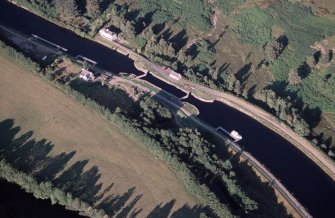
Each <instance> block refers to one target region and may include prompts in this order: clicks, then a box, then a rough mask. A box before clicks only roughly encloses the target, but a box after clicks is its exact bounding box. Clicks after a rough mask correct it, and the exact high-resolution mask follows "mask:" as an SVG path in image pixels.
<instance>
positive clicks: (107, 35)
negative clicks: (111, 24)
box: [99, 28, 118, 41]
mask: <svg viewBox="0 0 335 218" xmlns="http://www.w3.org/2000/svg"><path fill="white" fill-rule="evenodd" d="M99 34H100V36H102V37H104V38H106V39H108V40H110V41H117V40H118V36H117V34H116V33H114V32H112V31H110V30H109V29H106V28H103V29H101V30H99Z"/></svg>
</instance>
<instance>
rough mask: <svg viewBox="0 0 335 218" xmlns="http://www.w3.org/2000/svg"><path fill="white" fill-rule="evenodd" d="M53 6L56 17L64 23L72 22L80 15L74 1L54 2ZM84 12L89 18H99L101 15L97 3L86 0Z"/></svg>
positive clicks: (56, 0)
mask: <svg viewBox="0 0 335 218" xmlns="http://www.w3.org/2000/svg"><path fill="white" fill-rule="evenodd" d="M54 6H55V9H56V12H57V14H58V16H59V17H60V18H61V19H62V20H64V21H67V22H69V21H72V20H73V19H74V18H76V17H78V16H79V15H81V14H80V11H79V10H78V5H77V2H76V1H75V0H54ZM86 11H87V14H88V16H90V17H91V18H96V17H97V16H99V15H100V14H101V10H100V4H99V1H98V0H86Z"/></svg>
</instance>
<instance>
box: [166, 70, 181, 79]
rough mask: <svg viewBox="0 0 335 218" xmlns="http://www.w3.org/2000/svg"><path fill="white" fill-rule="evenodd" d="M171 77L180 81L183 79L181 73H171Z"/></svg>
mask: <svg viewBox="0 0 335 218" xmlns="http://www.w3.org/2000/svg"><path fill="white" fill-rule="evenodd" d="M169 76H170V77H171V78H172V79H175V80H180V79H181V75H180V74H179V73H176V72H171V73H170V74H169Z"/></svg>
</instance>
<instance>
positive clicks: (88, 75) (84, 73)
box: [79, 69, 95, 81]
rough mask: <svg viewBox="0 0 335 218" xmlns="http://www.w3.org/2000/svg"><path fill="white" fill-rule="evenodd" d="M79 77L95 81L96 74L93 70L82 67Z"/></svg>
mask: <svg viewBox="0 0 335 218" xmlns="http://www.w3.org/2000/svg"><path fill="white" fill-rule="evenodd" d="M79 78H81V79H83V80H85V81H93V80H94V79H95V76H94V74H93V73H92V72H90V71H88V70H85V69H81V72H80V75H79Z"/></svg>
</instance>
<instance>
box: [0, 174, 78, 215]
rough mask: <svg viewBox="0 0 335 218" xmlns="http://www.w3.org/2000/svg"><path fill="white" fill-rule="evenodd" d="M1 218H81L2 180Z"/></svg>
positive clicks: (0, 183) (0, 185)
mask: <svg viewBox="0 0 335 218" xmlns="http://www.w3.org/2000/svg"><path fill="white" fill-rule="evenodd" d="M0 193H1V197H0V217H4V218H5V217H13V218H15V217H24V218H30V217H31V218H45V217H49V218H60V217H62V218H67V217H68V218H77V217H78V218H80V217H83V216H79V215H78V213H76V212H74V211H69V210H66V209H65V207H64V206H60V205H58V204H55V205H51V201H50V200H41V199H36V198H35V197H34V196H33V195H32V194H28V193H26V192H25V191H24V190H23V189H21V188H20V186H18V185H16V184H12V183H9V182H7V181H4V180H0Z"/></svg>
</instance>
